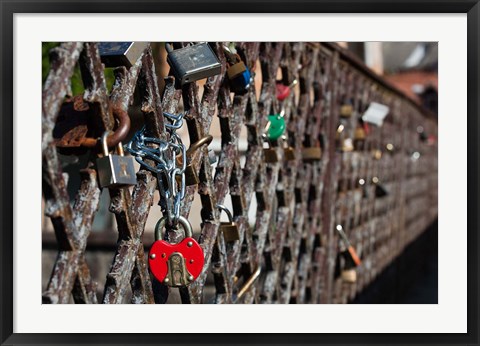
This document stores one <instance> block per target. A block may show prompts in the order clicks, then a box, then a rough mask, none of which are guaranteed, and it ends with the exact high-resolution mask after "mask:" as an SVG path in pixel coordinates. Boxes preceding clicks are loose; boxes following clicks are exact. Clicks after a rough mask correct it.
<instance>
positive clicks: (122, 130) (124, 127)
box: [81, 107, 130, 148]
mask: <svg viewBox="0 0 480 346" xmlns="http://www.w3.org/2000/svg"><path fill="white" fill-rule="evenodd" d="M112 113H113V116H114V117H115V118H116V119H118V121H119V124H118V128H117V129H116V130H115V132H113V134H112V135H110V136H108V138H107V146H108V147H109V148H112V147H114V146H116V145H117V144H118V143H120V142H121V141H123V140H124V139H125V137H126V136H127V134H128V131H130V117H129V116H128V113H127V112H126V111H124V110H123V109H121V108H120V107H113V108H112ZM97 142H98V139H96V138H88V137H87V138H84V139H83V140H82V143H81V146H82V147H88V148H94V147H95V146H96V145H97Z"/></svg>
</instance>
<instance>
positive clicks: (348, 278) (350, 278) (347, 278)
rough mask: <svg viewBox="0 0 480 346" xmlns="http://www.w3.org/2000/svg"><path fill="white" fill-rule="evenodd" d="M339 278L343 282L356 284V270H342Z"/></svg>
mask: <svg viewBox="0 0 480 346" xmlns="http://www.w3.org/2000/svg"><path fill="white" fill-rule="evenodd" d="M341 277H342V280H343V281H344V282H347V283H350V284H353V283H355V282H357V270H356V269H355V268H350V269H344V270H342V273H341Z"/></svg>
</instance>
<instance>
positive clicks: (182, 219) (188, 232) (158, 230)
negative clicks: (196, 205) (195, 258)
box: [155, 215, 193, 240]
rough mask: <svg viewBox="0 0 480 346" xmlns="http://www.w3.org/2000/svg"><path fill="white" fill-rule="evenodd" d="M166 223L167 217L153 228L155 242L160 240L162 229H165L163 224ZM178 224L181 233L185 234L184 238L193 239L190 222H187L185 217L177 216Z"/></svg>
mask: <svg viewBox="0 0 480 346" xmlns="http://www.w3.org/2000/svg"><path fill="white" fill-rule="evenodd" d="M166 221H167V217H166V216H164V217H162V218H161V219H160V220H158V222H157V224H156V226H155V240H162V239H163V236H162V229H163V228H164V227H165V223H166ZM178 222H179V223H180V225H181V226H182V227H183V231H184V232H185V238H192V237H193V230H192V225H191V224H190V221H188V220H187V219H186V218H185V217H183V216H181V215H180V216H179V217H178Z"/></svg>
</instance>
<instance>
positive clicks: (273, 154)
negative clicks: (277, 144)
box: [263, 147, 278, 163]
mask: <svg viewBox="0 0 480 346" xmlns="http://www.w3.org/2000/svg"><path fill="white" fill-rule="evenodd" d="M263 157H264V158H265V162H266V163H275V162H278V155H277V150H276V149H275V148H272V147H270V148H263Z"/></svg>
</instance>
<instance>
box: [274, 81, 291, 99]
mask: <svg viewBox="0 0 480 346" xmlns="http://www.w3.org/2000/svg"><path fill="white" fill-rule="evenodd" d="M290 89H291V88H290V87H289V86H288V85H284V84H282V83H277V100H278V101H283V100H285V99H286V98H287V97H288V95H290Z"/></svg>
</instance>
